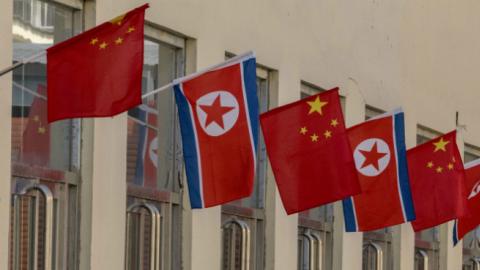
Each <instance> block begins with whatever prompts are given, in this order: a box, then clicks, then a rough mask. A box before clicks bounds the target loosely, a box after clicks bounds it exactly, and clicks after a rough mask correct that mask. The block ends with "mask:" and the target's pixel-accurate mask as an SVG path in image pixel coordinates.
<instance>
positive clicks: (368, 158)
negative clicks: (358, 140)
mask: <svg viewBox="0 0 480 270" xmlns="http://www.w3.org/2000/svg"><path fill="white" fill-rule="evenodd" d="M359 151H360V153H362V155H363V156H364V157H365V160H364V161H363V163H362V168H365V167H367V166H369V165H372V166H373V167H375V169H376V170H377V171H378V170H379V166H378V161H379V160H380V159H382V158H383V157H384V156H386V155H387V153H380V152H378V147H377V143H376V142H375V143H374V144H373V146H372V149H370V151H365V150H359Z"/></svg>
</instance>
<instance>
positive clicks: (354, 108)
mask: <svg viewBox="0 0 480 270" xmlns="http://www.w3.org/2000/svg"><path fill="white" fill-rule="evenodd" d="M340 95H342V96H345V97H346V106H345V124H346V126H347V127H351V126H353V125H355V124H357V123H360V122H363V121H364V119H365V100H364V97H363V95H362V93H361V90H360V88H359V86H358V84H357V82H356V81H355V80H354V79H351V78H349V79H348V80H347V81H346V82H344V83H343V84H342V85H341V87H340ZM334 215H335V219H334V224H333V269H334V270H341V269H349V270H360V269H362V243H363V233H347V232H345V221H344V218H343V208H342V202H341V201H339V202H336V203H335V205H334Z"/></svg>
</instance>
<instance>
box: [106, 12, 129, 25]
mask: <svg viewBox="0 0 480 270" xmlns="http://www.w3.org/2000/svg"><path fill="white" fill-rule="evenodd" d="M123 18H125V14H123V15H120V16H118V17H115V18H113V19H112V20H111V21H110V23H112V24H116V25H122V20H123Z"/></svg>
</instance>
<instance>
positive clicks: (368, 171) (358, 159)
mask: <svg viewBox="0 0 480 270" xmlns="http://www.w3.org/2000/svg"><path fill="white" fill-rule="evenodd" d="M353 157H354V159H355V167H356V168H357V170H358V171H359V172H360V173H361V174H363V175H365V176H370V177H374V176H377V175H379V174H381V173H382V172H383V171H384V170H385V169H386V168H387V167H388V163H389V162H390V148H389V147H388V144H387V143H386V142H385V141H384V140H382V139H378V138H370V139H366V140H364V141H363V142H361V143H360V144H358V145H357V147H356V148H355V151H354V152H353Z"/></svg>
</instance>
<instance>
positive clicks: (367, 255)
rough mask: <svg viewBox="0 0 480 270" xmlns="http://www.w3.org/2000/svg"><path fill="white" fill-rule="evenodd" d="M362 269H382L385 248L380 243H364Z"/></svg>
mask: <svg viewBox="0 0 480 270" xmlns="http://www.w3.org/2000/svg"><path fill="white" fill-rule="evenodd" d="M362 258H363V263H362V269H364V270H382V269H383V250H382V247H380V245H378V244H376V243H375V242H373V241H369V242H366V243H364V244H363V251H362Z"/></svg>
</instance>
